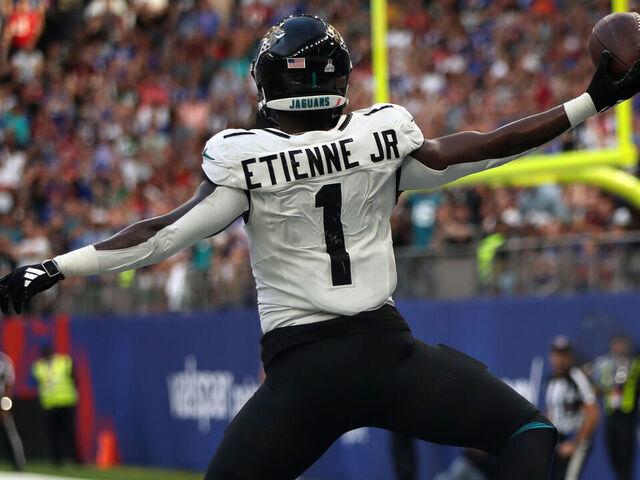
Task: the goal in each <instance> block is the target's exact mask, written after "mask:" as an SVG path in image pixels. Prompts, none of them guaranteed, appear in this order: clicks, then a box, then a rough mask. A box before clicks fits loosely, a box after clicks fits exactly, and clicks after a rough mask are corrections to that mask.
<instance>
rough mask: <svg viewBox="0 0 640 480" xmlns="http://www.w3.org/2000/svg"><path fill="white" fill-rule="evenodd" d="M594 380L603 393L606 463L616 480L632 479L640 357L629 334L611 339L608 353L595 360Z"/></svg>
mask: <svg viewBox="0 0 640 480" xmlns="http://www.w3.org/2000/svg"><path fill="white" fill-rule="evenodd" d="M593 379H594V382H595V384H596V386H597V387H598V390H599V391H600V392H601V393H602V395H603V404H604V414H605V440H606V443H607V453H608V455H609V462H610V463H611V466H612V467H613V470H614V471H615V472H616V478H617V480H631V479H632V478H633V464H634V458H635V456H636V444H637V439H636V437H637V436H636V426H637V420H638V395H640V357H638V356H637V355H636V354H635V353H634V351H633V345H632V343H631V340H630V339H629V338H628V337H626V336H624V335H618V336H615V337H614V338H613V339H611V342H610V344H609V354H608V355H605V356H603V357H600V358H598V359H597V360H596V361H595V366H594V371H593Z"/></svg>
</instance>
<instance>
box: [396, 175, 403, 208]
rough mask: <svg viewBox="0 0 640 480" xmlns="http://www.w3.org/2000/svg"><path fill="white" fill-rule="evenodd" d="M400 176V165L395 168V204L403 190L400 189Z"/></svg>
mask: <svg viewBox="0 0 640 480" xmlns="http://www.w3.org/2000/svg"><path fill="white" fill-rule="evenodd" d="M401 177H402V167H400V168H399V169H397V170H396V204H397V203H398V200H400V195H402V192H403V190H400V178H401Z"/></svg>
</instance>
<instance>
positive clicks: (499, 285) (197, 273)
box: [36, 232, 640, 314]
mask: <svg viewBox="0 0 640 480" xmlns="http://www.w3.org/2000/svg"><path fill="white" fill-rule="evenodd" d="M481 245H482V242H480V241H478V242H475V241H474V242H470V243H465V244H444V245H441V246H437V247H435V246H434V247H430V248H416V247H400V248H396V260H397V268H398V288H397V290H396V294H395V297H397V298H433V299H463V298H471V297H478V296H520V295H553V294H571V293H578V292H596V291H597V292H623V291H628V290H632V289H637V288H640V232H631V233H624V232H621V233H606V234H590V235H581V234H575V235H564V236H559V237H553V238H550V237H531V238H512V239H506V240H505V241H504V242H503V243H501V245H499V248H496V249H495V252H493V253H491V255H490V258H489V259H487V258H486V256H485V257H484V260H483V261H482V262H483V263H482V265H480V263H479V261H478V252H479V249H480V247H481ZM479 267H482V268H479ZM36 300H38V303H37V304H36V311H54V310H55V311H57V312H59V311H66V312H72V313H88V314H90V313H128V312H138V313H157V312H166V311H180V312H188V311H194V310H216V309H222V308H237V307H254V306H255V287H254V284H253V279H252V277H251V272H250V266H249V264H248V263H242V264H236V265H233V266H231V265H229V264H227V265H222V266H220V265H218V266H215V265H212V266H211V267H210V268H209V269H205V270H196V269H194V268H193V267H192V266H190V264H187V263H179V264H173V267H169V268H164V269H162V270H160V271H158V270H153V269H141V270H138V271H136V272H135V274H132V273H131V274H124V275H120V276H118V275H109V276H103V277H92V278H86V279H85V278H73V279H69V281H66V282H63V283H61V284H60V287H59V289H58V290H57V291H56V292H54V293H52V295H50V296H43V298H42V299H36Z"/></svg>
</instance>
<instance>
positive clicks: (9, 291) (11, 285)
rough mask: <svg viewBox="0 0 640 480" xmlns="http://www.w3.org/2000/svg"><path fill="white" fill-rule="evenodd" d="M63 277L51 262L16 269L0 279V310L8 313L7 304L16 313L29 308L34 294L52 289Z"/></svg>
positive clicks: (54, 263)
mask: <svg viewBox="0 0 640 480" xmlns="http://www.w3.org/2000/svg"><path fill="white" fill-rule="evenodd" d="M60 280H64V275H63V274H62V272H61V271H60V269H59V268H58V265H56V262H54V261H53V260H47V261H45V262H42V263H41V264H36V265H27V266H25V267H20V268H16V269H15V270H14V271H13V272H11V273H9V274H7V275H5V276H4V277H2V278H0V310H2V313H9V302H11V305H13V309H14V310H15V312H16V313H18V314H19V313H22V310H26V309H27V308H29V302H30V301H31V299H32V298H33V296H34V295H35V294H36V293H40V292H43V291H45V290H47V289H48V288H51V287H53V286H54V285H55V284H56V283H58V282H59V281H60Z"/></svg>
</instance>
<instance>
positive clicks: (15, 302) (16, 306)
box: [11, 295, 22, 315]
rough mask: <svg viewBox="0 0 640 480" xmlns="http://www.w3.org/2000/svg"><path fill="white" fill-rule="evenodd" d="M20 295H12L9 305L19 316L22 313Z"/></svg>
mask: <svg viewBox="0 0 640 480" xmlns="http://www.w3.org/2000/svg"><path fill="white" fill-rule="evenodd" d="M20 297H22V295H12V296H11V305H12V306H13V310H14V311H15V312H16V313H17V314H18V315H20V314H21V313H22V299H21V298H20Z"/></svg>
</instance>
